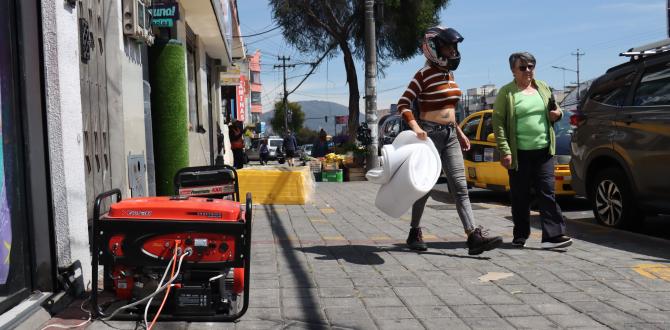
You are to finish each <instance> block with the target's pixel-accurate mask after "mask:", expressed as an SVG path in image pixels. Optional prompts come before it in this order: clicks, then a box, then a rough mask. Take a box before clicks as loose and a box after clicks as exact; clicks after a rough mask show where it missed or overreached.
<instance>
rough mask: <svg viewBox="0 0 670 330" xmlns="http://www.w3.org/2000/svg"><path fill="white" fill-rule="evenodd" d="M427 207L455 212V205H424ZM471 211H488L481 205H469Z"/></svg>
mask: <svg viewBox="0 0 670 330" xmlns="http://www.w3.org/2000/svg"><path fill="white" fill-rule="evenodd" d="M426 206H427V207H430V208H431V209H434V210H455V209H456V205H455V204H434V205H426ZM470 206H472V209H473V210H486V209H488V208H487V207H483V206H481V205H477V204H471V205H470Z"/></svg>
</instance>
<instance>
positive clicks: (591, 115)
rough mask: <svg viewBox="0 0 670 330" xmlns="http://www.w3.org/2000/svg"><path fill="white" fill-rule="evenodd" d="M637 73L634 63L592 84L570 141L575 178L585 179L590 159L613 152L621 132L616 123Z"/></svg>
mask: <svg viewBox="0 0 670 330" xmlns="http://www.w3.org/2000/svg"><path fill="white" fill-rule="evenodd" d="M636 73H637V71H636V67H635V66H631V67H626V68H623V69H620V70H619V71H616V72H612V73H608V74H606V75H605V76H603V77H601V78H599V79H598V80H597V81H595V82H594V83H593V85H592V86H591V88H590V90H589V92H588V95H587V98H586V100H584V103H583V105H582V107H581V109H578V111H577V112H576V113H575V114H574V115H573V116H572V117H580V118H579V120H576V121H578V122H577V123H575V124H576V128H575V130H574V131H573V134H572V137H571V143H570V145H571V147H570V149H571V155H572V157H571V160H570V162H571V163H570V169H571V170H572V175H573V179H574V178H575V176H576V177H577V178H581V181H585V179H586V170H587V165H588V162H589V161H590V160H591V159H593V158H595V157H597V156H598V155H602V154H609V153H611V152H612V148H613V144H612V140H613V139H614V138H615V135H616V133H617V127H616V125H615V122H616V119H617V116H618V113H619V111H620V110H621V107H622V106H623V105H624V103H625V102H626V100H627V99H628V95H629V94H630V89H631V85H632V82H633V81H634V79H635V76H636ZM571 120H572V118H571Z"/></svg>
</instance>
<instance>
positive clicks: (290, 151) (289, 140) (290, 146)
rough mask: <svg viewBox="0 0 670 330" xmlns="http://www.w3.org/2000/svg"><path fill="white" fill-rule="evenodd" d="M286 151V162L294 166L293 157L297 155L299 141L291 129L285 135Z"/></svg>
mask: <svg viewBox="0 0 670 330" xmlns="http://www.w3.org/2000/svg"><path fill="white" fill-rule="evenodd" d="M283 145H284V153H286V162H287V163H288V166H293V158H294V157H295V151H296V150H297V149H298V142H296V140H295V136H293V134H292V133H291V130H288V131H287V132H286V136H284V144H283Z"/></svg>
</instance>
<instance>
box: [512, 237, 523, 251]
mask: <svg viewBox="0 0 670 330" xmlns="http://www.w3.org/2000/svg"><path fill="white" fill-rule="evenodd" d="M512 246H515V247H520V248H522V247H525V246H526V239H525V238H522V237H517V238H515V239H513V240H512Z"/></svg>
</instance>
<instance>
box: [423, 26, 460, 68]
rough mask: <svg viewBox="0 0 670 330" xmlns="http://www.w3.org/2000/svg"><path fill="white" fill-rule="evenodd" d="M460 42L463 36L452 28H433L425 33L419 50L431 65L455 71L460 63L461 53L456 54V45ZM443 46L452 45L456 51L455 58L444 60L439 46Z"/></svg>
mask: <svg viewBox="0 0 670 330" xmlns="http://www.w3.org/2000/svg"><path fill="white" fill-rule="evenodd" d="M461 41H463V36H461V34H460V33H458V31H456V30H454V29H452V28H445V27H442V26H435V27H432V28H430V29H428V30H427V31H426V34H425V35H424V37H423V44H422V45H421V50H422V51H423V55H424V56H425V57H426V59H428V61H430V62H431V63H433V64H435V65H437V66H438V67H440V68H442V69H446V70H456V68H458V64H459V63H460V62H461V53H460V52H458V43H459V42H461ZM445 44H453V45H454V48H455V49H456V55H455V56H452V57H449V58H445V57H443V56H442V55H441V54H440V52H439V50H440V45H445Z"/></svg>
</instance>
